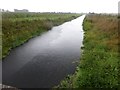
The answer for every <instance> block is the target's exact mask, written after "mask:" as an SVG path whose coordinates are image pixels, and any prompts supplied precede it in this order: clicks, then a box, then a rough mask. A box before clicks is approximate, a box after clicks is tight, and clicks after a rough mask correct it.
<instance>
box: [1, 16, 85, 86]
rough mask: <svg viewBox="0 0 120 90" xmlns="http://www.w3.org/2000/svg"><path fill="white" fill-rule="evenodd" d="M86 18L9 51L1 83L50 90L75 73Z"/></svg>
mask: <svg viewBox="0 0 120 90" xmlns="http://www.w3.org/2000/svg"><path fill="white" fill-rule="evenodd" d="M84 18H85V15H83V16H81V17H78V18H77V19H74V20H72V21H69V22H65V23H64V24H62V25H59V26H56V27H53V28H52V29H51V30H49V31H48V32H45V33H43V34H42V35H40V36H37V37H35V38H33V39H30V40H29V41H28V42H26V43H25V44H23V45H21V46H19V47H17V48H15V49H13V50H11V52H10V54H9V55H8V56H7V57H6V58H5V59H4V60H3V62H2V82H3V84H5V85H9V86H14V87H17V88H51V87H53V86H55V85H58V84H59V83H60V81H61V80H63V79H64V78H65V77H66V76H67V75H68V74H73V73H74V72H75V70H76V66H77V64H78V63H77V62H79V60H80V59H79V58H80V54H81V49H80V48H81V46H82V41H83V35H84V32H83V27H82V23H83V20H84Z"/></svg>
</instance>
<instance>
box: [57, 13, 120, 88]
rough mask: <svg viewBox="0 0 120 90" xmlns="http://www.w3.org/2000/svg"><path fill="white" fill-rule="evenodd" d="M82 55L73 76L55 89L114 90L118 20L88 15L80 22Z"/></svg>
mask: <svg viewBox="0 0 120 90" xmlns="http://www.w3.org/2000/svg"><path fill="white" fill-rule="evenodd" d="M83 27H84V31H85V36H84V42H83V44H84V47H82V49H83V54H82V57H81V59H80V63H79V66H78V67H77V70H76V72H75V74H74V75H72V76H68V77H67V78H66V79H65V80H63V81H62V82H61V84H60V85H59V86H57V87H56V88H117V87H118V86H119V78H118V77H119V74H120V72H119V69H120V68H119V65H118V64H119V52H118V47H119V42H118V40H120V36H119V35H118V19H117V16H113V15H97V14H89V15H87V16H86V18H85V20H84V23H83Z"/></svg>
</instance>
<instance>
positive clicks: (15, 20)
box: [2, 12, 80, 58]
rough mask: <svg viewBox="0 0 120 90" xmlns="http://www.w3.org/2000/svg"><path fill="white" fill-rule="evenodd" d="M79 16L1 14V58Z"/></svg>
mask: <svg viewBox="0 0 120 90" xmlns="http://www.w3.org/2000/svg"><path fill="white" fill-rule="evenodd" d="M79 16H80V14H65V13H12V12H6V13H2V32H3V33H2V42H3V44H2V48H3V51H2V58H4V57H5V56H6V55H8V54H9V52H10V50H11V49H12V48H15V47H16V46H19V45H21V44H23V43H24V42H26V41H28V40H29V39H30V38H32V37H35V36H37V35H40V34H41V33H43V32H45V31H48V30H50V29H51V28H52V27H53V26H57V25H60V24H62V23H64V22H66V21H70V20H72V19H74V18H77V17H79Z"/></svg>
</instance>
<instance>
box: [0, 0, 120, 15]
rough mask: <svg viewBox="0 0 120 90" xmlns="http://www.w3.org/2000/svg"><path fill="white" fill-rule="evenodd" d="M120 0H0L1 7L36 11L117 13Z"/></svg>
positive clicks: (11, 9)
mask: <svg viewBox="0 0 120 90" xmlns="http://www.w3.org/2000/svg"><path fill="white" fill-rule="evenodd" d="M118 1H120V0H0V8H1V9H5V10H6V9H8V10H10V11H13V10H14V9H28V10H29V11H32V12H33V11H34V12H78V13H81V12H96V13H117V12H118Z"/></svg>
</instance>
